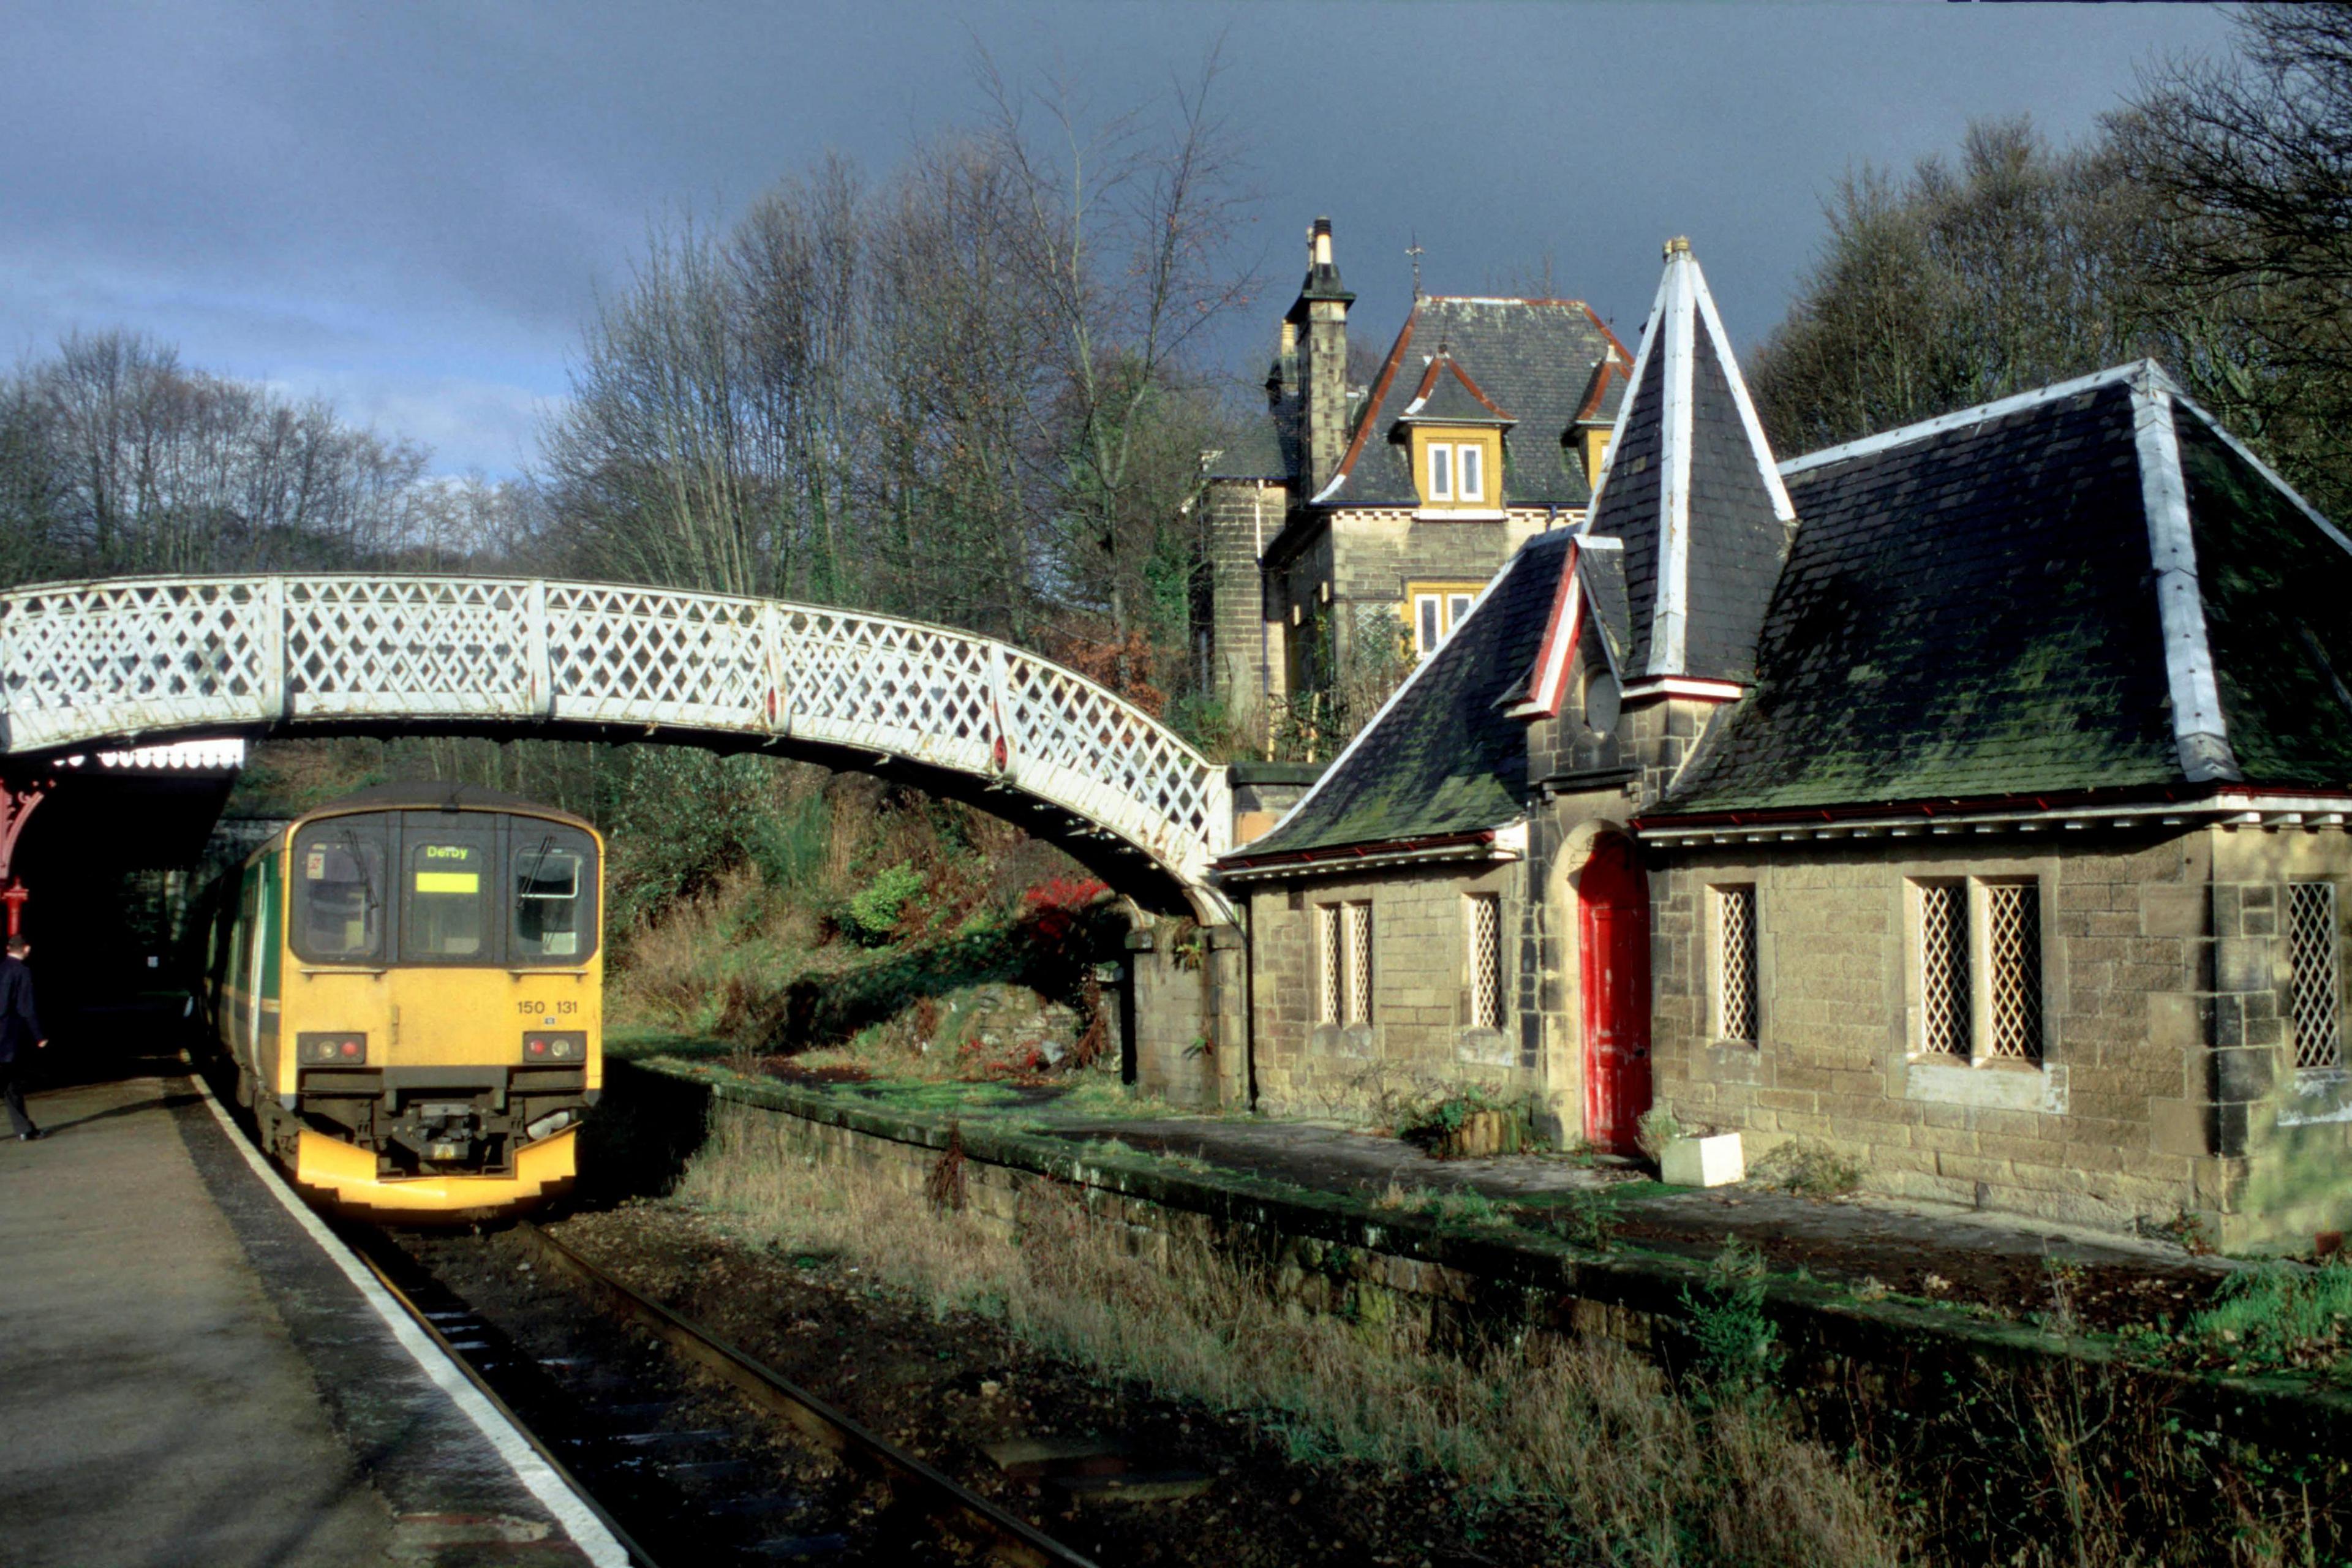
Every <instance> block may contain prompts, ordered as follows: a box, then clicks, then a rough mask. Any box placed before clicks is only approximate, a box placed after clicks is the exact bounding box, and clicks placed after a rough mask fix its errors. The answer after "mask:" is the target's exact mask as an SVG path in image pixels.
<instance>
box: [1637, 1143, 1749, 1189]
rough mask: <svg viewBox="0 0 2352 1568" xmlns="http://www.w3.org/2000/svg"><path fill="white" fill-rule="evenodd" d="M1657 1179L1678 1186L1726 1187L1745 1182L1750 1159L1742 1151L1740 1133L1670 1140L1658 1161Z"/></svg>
mask: <svg viewBox="0 0 2352 1568" xmlns="http://www.w3.org/2000/svg"><path fill="white" fill-rule="evenodd" d="M1658 1179H1659V1180H1661V1181H1663V1182H1665V1183H1666V1184H1669V1185H1671V1186H1677V1187H1727V1186H1729V1185H1731V1184H1733V1183H1734V1182H1744V1181H1746V1180H1747V1179H1748V1159H1747V1156H1746V1155H1744V1154H1742V1153H1741V1152H1740V1149H1739V1134H1738V1133H1737V1132H1718V1133H1717V1134H1716V1135H1715V1136H1714V1137H1712V1138H1673V1139H1669V1140H1667V1142H1666V1147H1665V1152H1664V1154H1663V1155H1662V1156H1660V1158H1659V1160H1658Z"/></svg>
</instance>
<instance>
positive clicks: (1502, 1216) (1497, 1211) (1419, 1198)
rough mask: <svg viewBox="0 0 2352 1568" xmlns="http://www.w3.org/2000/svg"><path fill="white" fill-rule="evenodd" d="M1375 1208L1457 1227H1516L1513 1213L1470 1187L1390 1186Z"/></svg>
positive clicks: (1392, 1184) (1379, 1198) (1373, 1204)
mask: <svg viewBox="0 0 2352 1568" xmlns="http://www.w3.org/2000/svg"><path fill="white" fill-rule="evenodd" d="M1372 1206H1373V1207H1374V1208H1383V1209H1401V1210H1402V1211H1403V1212H1405V1213H1406V1214H1418V1215H1428V1216H1429V1217H1430V1218H1431V1219H1434V1220H1439V1221H1450V1222H1452V1223H1454V1224H1456V1225H1483V1226H1507V1225H1513V1224H1516V1223H1517V1220H1516V1218H1515V1216H1514V1215H1512V1213H1511V1211H1510V1210H1508V1209H1507V1208H1505V1207H1503V1205H1500V1204H1498V1203H1496V1201H1495V1200H1494V1199H1492V1198H1490V1197H1488V1196H1487V1195H1486V1194H1484V1193H1482V1192H1478V1191H1476V1190H1475V1189H1472V1188H1468V1187H1454V1188H1448V1189H1446V1190H1444V1191H1443V1192H1441V1191H1439V1190H1438V1189H1436V1188H1434V1187H1402V1186H1399V1185H1398V1184H1396V1183H1394V1182H1391V1183H1390V1184H1388V1187H1387V1190H1385V1191H1384V1192H1382V1193H1381V1195H1380V1196H1378V1197H1376V1198H1374V1199H1373V1200H1372Z"/></svg>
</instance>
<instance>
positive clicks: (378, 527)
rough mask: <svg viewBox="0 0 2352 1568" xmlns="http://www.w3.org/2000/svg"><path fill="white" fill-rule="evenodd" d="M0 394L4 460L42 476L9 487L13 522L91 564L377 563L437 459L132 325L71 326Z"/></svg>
mask: <svg viewBox="0 0 2352 1568" xmlns="http://www.w3.org/2000/svg"><path fill="white" fill-rule="evenodd" d="M0 406H5V410H6V413H5V422H6V423H5V429H6V432H7V434H6V439H7V442H8V445H9V448H10V454H9V457H8V458H7V466H8V468H10V470H11V471H12V472H14V473H16V474H18V475H20V476H30V477H29V478H25V479H18V480H15V481H11V482H10V484H9V489H11V491H12V496H13V499H12V502H11V505H10V510H11V512H12V514H13V518H12V521H13V523H14V526H16V527H20V528H26V529H32V530H34V531H37V533H38V534H39V536H40V538H41V540H42V541H43V542H42V543H41V545H40V548H39V551H37V553H46V554H47V555H48V556H50V557H52V558H54V559H56V560H57V561H58V562H59V563H70V565H71V566H72V568H74V569H78V570H82V571H88V572H93V573H117V572H197V571H236V570H261V569H273V568H284V567H296V566H324V565H344V564H351V563H356V562H359V561H362V560H365V559H369V558H371V557H373V556H376V555H380V554H382V553H383V552H384V551H386V550H388V549H390V548H392V547H393V546H394V543H396V542H397V538H398V533H399V529H400V526H401V520H402V517H403V515H404V509H405V506H406V501H407V496H408V492H409V489H410V488H411V487H412V486H413V485H414V484H415V482H416V480H417V478H418V476H419V475H421V474H422V473H423V471H424V467H425V454H424V452H423V450H422V449H421V448H419V447H414V446H412V445H409V444H407V443H404V442H386V441H385V440H383V438H381V437H378V436H376V435H375V434H374V433H373V432H372V431H367V430H362V429H357V428H354V427H352V426H347V425H345V424H343V423H342V422H341V421H340V420H339V419H338V418H337V417H336V416H335V413H334V410H333V408H332V407H331V405H328V404H326V403H324V402H322V401H317V400H313V401H311V402H308V403H301V404H295V403H289V402H288V401H286V400H285V399H283V398H281V397H278V396H277V395H275V394H272V393H270V392H268V391H267V390H266V389H264V388H262V387H259V386H256V385H254V384H250V383H246V382H239V381H234V380H230V379H228V378H226V377H222V376H217V375H213V374H207V373H205V372H202V371H194V370H190V369H187V368H185V367H184V366H183V365H182V364H181V363H180V362H179V356H178V354H177V353H176V352H175V351H173V350H172V349H171V348H169V347H167V346H164V345H163V344H159V343H157V342H154V341H152V339H148V338H144V337H141V336H138V335H136V334H131V333H125V332H100V333H93V334H82V333H76V334H74V335H72V336H69V337H68V338H67V339H66V340H65V342H63V343H62V344H61V345H60V347H59V349H58V354H57V356H56V357H55V358H54V359H51V360H47V361H44V362H42V363H37V364H34V365H31V366H28V367H27V368H26V369H25V370H24V371H22V372H21V373H19V374H18V375H16V377H15V378H13V381H12V383H11V384H10V386H9V388H8V390H7V393H6V395H5V399H0ZM32 496H37V498H38V499H37V502H36V501H33V500H27V499H26V498H27V497H32ZM30 537H31V536H30V535H23V536H20V538H19V540H18V544H19V545H20V546H24V545H25V544H26V540H27V539H29V538H30ZM27 547H29V546H27Z"/></svg>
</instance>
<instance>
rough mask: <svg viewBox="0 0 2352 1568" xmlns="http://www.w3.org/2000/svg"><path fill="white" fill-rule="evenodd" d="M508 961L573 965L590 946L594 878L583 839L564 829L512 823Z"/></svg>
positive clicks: (591, 941) (594, 910)
mask: <svg viewBox="0 0 2352 1568" xmlns="http://www.w3.org/2000/svg"><path fill="white" fill-rule="evenodd" d="M508 854H509V860H510V863H511V864H512V865H513V867H514V948H513V954H514V957H515V958H516V959H517V960H519V961H527V960H530V959H535V958H550V959H561V960H565V961H570V962H576V961H578V960H580V959H583V958H585V957H586V956H588V952H589V950H590V949H591V948H593V947H594V946H595V942H596V939H595V935H594V931H595V927H594V923H593V922H594V920H595V914H596V904H595V876H594V872H593V859H592V854H593V851H592V850H591V849H590V847H589V845H588V843H587V841H586V839H585V838H584V837H583V836H582V835H580V834H577V833H573V832H572V831H571V830H569V829H567V828H544V827H541V826H538V825H536V824H534V823H530V822H527V821H517V822H516V823H515V824H514V837H513V839H512V841H511V842H510V843H509V846H508Z"/></svg>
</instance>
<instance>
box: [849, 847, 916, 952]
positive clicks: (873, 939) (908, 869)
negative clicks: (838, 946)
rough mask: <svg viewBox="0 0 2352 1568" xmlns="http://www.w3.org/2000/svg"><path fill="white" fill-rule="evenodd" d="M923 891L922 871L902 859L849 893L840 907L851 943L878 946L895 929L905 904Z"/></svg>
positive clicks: (887, 939)
mask: <svg viewBox="0 0 2352 1568" xmlns="http://www.w3.org/2000/svg"><path fill="white" fill-rule="evenodd" d="M922 890H923V874H922V873H921V872H920V871H918V870H916V869H915V868H913V867H912V866H909V865H908V864H907V863H906V862H905V861H903V860H902V861H900V862H899V863H898V865H896V866H892V867H890V868H887V869H886V870H883V871H880V872H878V873H877V874H876V876H875V878H874V879H873V880H872V881H870V882H868V883H866V886H865V887H863V888H861V889H858V890H857V891H856V892H855V893H852V894H851V895H850V896H849V901H848V903H846V904H845V905H844V906H843V908H842V911H841V917H840V922H839V923H840V925H841V929H842V931H844V932H845V934H846V935H847V936H848V937H849V938H850V939H851V940H852V941H854V942H858V943H860V944H862V945H864V946H866V947H879V946H881V945H882V944H883V943H884V942H887V941H889V940H890V938H891V935H892V934H893V933H894V932H896V931H898V922H899V921H900V920H901V919H903V918H904V917H905V915H906V912H907V905H908V903H910V902H911V901H913V900H914V898H915V896H916V895H917V894H919V893H920V892H921V891H922Z"/></svg>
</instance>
